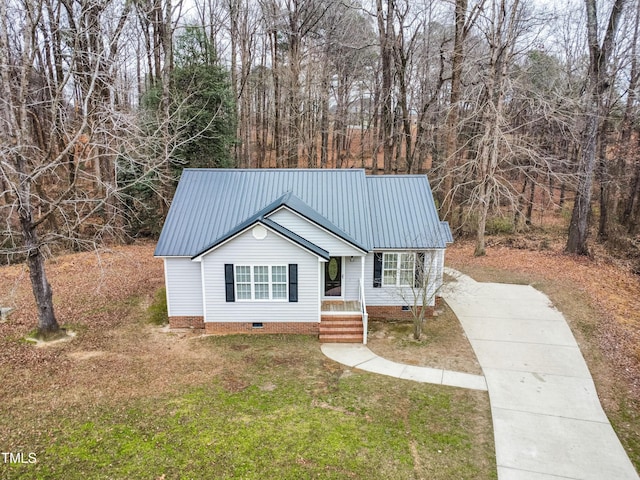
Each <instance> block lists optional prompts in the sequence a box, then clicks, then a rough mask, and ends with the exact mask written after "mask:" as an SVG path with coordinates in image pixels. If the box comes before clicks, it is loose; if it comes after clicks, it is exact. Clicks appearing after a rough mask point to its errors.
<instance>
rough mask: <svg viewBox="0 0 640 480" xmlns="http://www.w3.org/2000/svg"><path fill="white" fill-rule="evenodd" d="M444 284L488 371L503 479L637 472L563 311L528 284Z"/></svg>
mask: <svg viewBox="0 0 640 480" xmlns="http://www.w3.org/2000/svg"><path fill="white" fill-rule="evenodd" d="M448 273H450V274H451V275H453V276H454V277H456V279H457V281H456V282H452V283H451V284H450V285H449V286H447V287H446V288H445V289H444V291H443V297H444V298H445V300H446V302H447V304H448V305H449V306H450V307H451V308H452V309H453V311H454V312H455V313H456V315H457V316H458V318H459V319H460V322H461V323H462V326H463V328H464V330H465V333H466V335H467V337H468V338H469V341H470V342H471V345H472V347H473V349H474V351H475V353H476V356H477V357H478V361H479V362H480V365H481V366H482V369H483V371H484V374H485V378H486V382H487V388H488V391H489V397H490V401H491V413H492V416H493V426H494V436H495V444H496V458H497V465H498V478H499V480H516V479H517V480H552V479H555V480H558V479H593V480H626V479H634V480H637V479H638V478H639V477H638V474H637V473H636V471H635V469H634V467H633V465H632V464H631V461H630V460H629V457H628V456H627V454H626V452H625V451H624V449H623V448H622V445H621V444H620V441H619V440H618V437H617V436H616V434H615V432H614V430H613V428H612V427H611V424H610V423H609V420H608V419H607V417H606V415H605V413H604V411H603V410H602V407H601V405H600V401H599V400H598V396H597V393H596V389H595V386H594V383H593V379H592V377H591V374H590V373H589V370H588V368H587V365H586V363H585V361H584V358H583V356H582V353H581V352H580V349H579V348H578V345H577V343H576V341H575V338H574V337H573V334H572V333H571V330H570V329H569V326H568V325H567V322H566V321H565V319H564V317H563V315H562V314H561V313H560V312H559V311H558V310H556V309H555V308H554V307H553V305H552V304H551V302H550V300H549V298H548V297H546V296H545V295H544V294H542V293H541V292H539V291H538V290H536V289H534V288H533V287H531V286H528V285H507V284H497V283H479V282H475V281H474V280H472V279H471V278H469V277H467V276H464V275H461V274H460V273H458V272H455V271H452V270H449V271H448Z"/></svg>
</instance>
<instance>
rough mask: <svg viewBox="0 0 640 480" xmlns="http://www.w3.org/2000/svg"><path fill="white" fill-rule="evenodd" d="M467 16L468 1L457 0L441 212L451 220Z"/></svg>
mask: <svg viewBox="0 0 640 480" xmlns="http://www.w3.org/2000/svg"><path fill="white" fill-rule="evenodd" d="M466 15H467V0H456V8H455V21H456V25H455V28H456V29H455V34H454V40H453V56H452V58H451V95H450V97H449V113H448V115H447V134H446V141H445V152H444V162H445V163H444V171H443V172H442V174H441V175H442V176H443V177H444V188H443V191H442V208H441V212H442V214H443V215H444V217H445V218H451V213H452V208H451V207H452V205H453V177H454V172H453V171H452V170H453V168H454V167H455V165H456V156H457V150H458V117H459V108H460V107H459V105H458V104H459V102H460V96H461V92H462V63H463V60H464V50H463V44H464V37H465V35H464V30H465V21H466Z"/></svg>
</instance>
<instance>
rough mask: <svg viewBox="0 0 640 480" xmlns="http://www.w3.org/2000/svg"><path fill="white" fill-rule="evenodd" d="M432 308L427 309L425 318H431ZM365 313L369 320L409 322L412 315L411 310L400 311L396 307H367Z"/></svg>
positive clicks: (400, 308)
mask: <svg viewBox="0 0 640 480" xmlns="http://www.w3.org/2000/svg"><path fill="white" fill-rule="evenodd" d="M433 311H434V308H433V307H427V312H426V313H427V317H433ZM367 313H368V314H369V319H371V320H411V319H413V315H412V314H411V310H402V307H400V306H396V305H385V306H375V305H370V306H368V307H367Z"/></svg>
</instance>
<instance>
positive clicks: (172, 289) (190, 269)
mask: <svg viewBox="0 0 640 480" xmlns="http://www.w3.org/2000/svg"><path fill="white" fill-rule="evenodd" d="M164 270H165V278H166V288H167V308H168V314H169V316H170V317H189V316H202V315H203V313H204V308H203V303H202V274H201V271H200V263H199V262H194V261H192V260H191V259H190V258H188V257H167V258H165V259H164Z"/></svg>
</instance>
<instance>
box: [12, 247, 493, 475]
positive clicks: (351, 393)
mask: <svg viewBox="0 0 640 480" xmlns="http://www.w3.org/2000/svg"><path fill="white" fill-rule="evenodd" d="M151 253H152V246H135V247H128V248H119V249H117V250H114V251H113V252H104V253H103V254H102V256H101V258H100V260H99V261H97V260H96V259H95V257H92V256H91V255H90V254H78V255H70V256H66V257H61V258H59V259H56V260H55V261H54V262H51V263H50V264H49V268H50V272H51V282H52V284H53V288H54V292H55V293H54V295H55V297H54V298H55V300H56V305H57V306H58V311H59V317H60V319H61V321H62V322H63V323H64V324H67V325H70V326H71V328H72V329H73V330H74V331H76V333H77V336H76V337H75V338H74V339H73V340H71V341H70V342H66V343H61V344H58V345H55V346H49V347H45V348H36V347H34V346H32V345H30V344H27V343H25V342H23V341H22V340H21V337H22V336H24V335H25V334H26V333H27V332H29V331H30V330H31V329H32V328H33V316H32V315H33V310H32V307H30V306H29V302H30V286H29V283H28V274H27V275H25V273H24V271H23V270H22V269H21V267H3V268H0V280H2V281H0V297H3V298H8V297H7V296H8V295H9V296H11V298H13V301H14V304H15V305H16V306H17V307H18V309H17V310H16V313H15V314H13V315H12V317H11V318H10V320H9V322H7V323H5V324H0V376H1V377H2V380H3V386H2V389H0V451H2V452H8V453H13V454H14V455H13V457H9V456H7V460H8V461H4V460H3V458H4V457H3V456H0V478H3V479H4V478H9V479H13V478H24V479H33V478H44V479H49V478H64V479H74V478H78V479H83V480H86V479H100V478H105V479H106V478H110V479H132V478H145V479H165V480H167V479H174V478H193V479H202V478H211V479H224V478H229V479H231V478H241V479H296V480H297V479H306V478H319V479H343V478H344V479H352V478H353V479H408V478H418V479H420V478H424V479H456V480H457V479H465V478H467V479H476V478H481V479H487V478H496V466H495V452H494V448H493V432H492V425H491V417H490V408H489V400H488V396H487V394H486V392H476V391H467V390H462V389H456V388H451V387H444V386H437V385H426V384H418V383H414V382H410V381H404V380H399V379H394V378H389V377H384V376H380V375H375V374H370V373H366V372H361V371H358V370H354V369H349V368H347V367H344V366H342V365H339V364H337V363H335V362H333V361H331V360H329V359H327V358H326V357H324V356H323V355H322V353H321V352H320V348H319V347H320V345H319V343H318V341H317V339H315V338H313V337H310V336H283V335H275V336H228V337H204V338H201V337H197V336H196V335H194V334H190V333H165V332H163V331H162V329H161V328H160V327H157V326H155V325H152V324H151V323H150V322H149V319H148V314H147V307H148V305H149V304H150V303H151V301H152V299H153V297H154V294H155V292H156V291H157V289H158V288H159V287H160V286H161V282H162V272H161V268H159V267H160V265H159V262H157V261H156V260H153V259H152V258H151ZM30 453H32V454H35V455H34V456H29V454H30ZM17 454H21V455H20V456H18V455H17ZM18 459H20V460H23V461H24V462H26V463H21V462H17V463H16V462H13V463H12V462H11V460H14V461H17V460H18ZM31 460H35V463H29V462H30V461H31Z"/></svg>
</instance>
